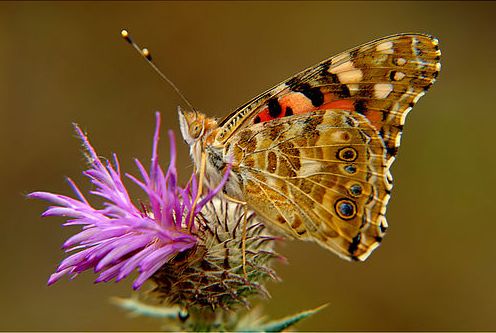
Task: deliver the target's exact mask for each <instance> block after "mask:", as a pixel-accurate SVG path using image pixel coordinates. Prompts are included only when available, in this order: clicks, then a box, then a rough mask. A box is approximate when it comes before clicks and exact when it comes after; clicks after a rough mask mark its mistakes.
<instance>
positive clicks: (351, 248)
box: [348, 233, 362, 255]
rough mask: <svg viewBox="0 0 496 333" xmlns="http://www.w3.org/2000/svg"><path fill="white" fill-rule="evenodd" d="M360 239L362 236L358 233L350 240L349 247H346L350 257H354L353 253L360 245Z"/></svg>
mask: <svg viewBox="0 0 496 333" xmlns="http://www.w3.org/2000/svg"><path fill="white" fill-rule="evenodd" d="M361 238H362V234H361V233H358V235H356V236H355V237H354V238H353V239H352V240H351V243H350V246H349V247H348V252H349V253H350V254H351V255H354V254H355V251H356V250H358V245H359V244H360V239H361Z"/></svg>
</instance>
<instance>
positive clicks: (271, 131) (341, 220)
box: [179, 34, 441, 261]
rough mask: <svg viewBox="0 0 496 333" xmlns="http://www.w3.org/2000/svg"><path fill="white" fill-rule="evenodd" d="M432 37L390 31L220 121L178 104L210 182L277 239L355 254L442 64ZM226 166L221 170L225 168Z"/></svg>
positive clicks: (362, 254) (381, 220)
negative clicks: (411, 116)
mask: <svg viewBox="0 0 496 333" xmlns="http://www.w3.org/2000/svg"><path fill="white" fill-rule="evenodd" d="M440 55H441V52H440V50H439V47H438V41H437V39H435V38H433V37H431V36H428V35H424V34H398V35H393V36H389V37H384V38H381V39H378V40H374V41H372V42H369V43H366V44H363V45H360V46H358V47H355V48H353V49H351V50H348V51H346V52H343V53H341V54H338V55H336V56H334V57H331V58H329V59H327V60H324V61H322V62H321V63H319V64H317V65H315V66H313V67H310V68H308V69H306V70H304V71H302V72H300V73H298V74H296V75H295V76H293V77H292V78H290V79H288V80H286V81H284V82H282V83H280V84H278V85H276V86H275V87H273V88H272V89H269V90H267V91H265V92H264V93H262V94H260V95H258V96H257V97H255V98H253V99H252V100H250V101H249V102H247V103H245V104H244V105H242V106H241V107H239V108H238V109H236V110H235V111H233V112H232V113H231V114H229V115H228V116H227V117H225V118H223V119H222V120H217V119H215V118H210V117H207V116H205V115H204V114H202V113H200V112H197V111H191V112H185V111H183V110H181V109H179V120H180V128H181V133H182V135H183V137H184V140H185V141H186V142H187V143H188V144H189V145H190V153H191V156H192V158H193V161H194V163H195V166H196V168H197V169H198V170H201V172H202V173H203V174H204V182H205V184H206V185H207V186H209V187H214V186H216V184H218V183H219V182H220V181H221V179H222V176H223V175H224V173H225V172H226V170H228V171H229V172H230V176H229V179H228V181H227V183H226V184H225V186H224V189H223V192H224V194H225V195H226V197H228V198H232V199H233V200H238V201H240V202H244V203H246V205H247V206H248V208H250V209H251V210H253V211H255V212H256V214H257V215H258V216H259V217H260V218H261V219H262V220H263V221H264V223H265V224H266V225H267V226H268V227H270V228H272V229H273V230H276V231H278V232H279V233H281V234H282V235H284V236H287V237H290V238H296V239H301V240H310V241H315V242H317V243H318V244H320V245H321V246H323V247H324V248H327V249H329V250H331V251H333V252H334V253H336V254H337V255H338V256H339V257H341V258H344V259H348V260H359V261H363V260H365V259H367V257H368V256H369V255H370V253H371V252H372V251H373V250H374V249H375V248H376V247H377V246H378V245H379V244H380V243H381V241H382V239H383V236H384V234H385V231H386V229H387V226H388V224H387V221H386V217H385V214H386V207H387V203H388V201H389V198H390V194H391V188H392V177H391V173H390V171H389V170H390V168H391V164H392V163H393V161H394V159H395V157H396V155H397V153H398V148H399V146H400V139H401V133H402V131H403V126H404V124H405V118H406V115H407V114H408V112H409V111H410V110H411V109H412V107H413V106H414V105H415V103H416V102H417V101H418V100H419V98H420V97H421V96H423V95H424V94H425V92H426V91H427V90H428V89H429V88H430V87H431V86H432V84H433V83H434V81H435V80H436V77H437V76H438V73H439V71H440V69H441V65H440V62H439V61H440ZM229 168H230V169H229Z"/></svg>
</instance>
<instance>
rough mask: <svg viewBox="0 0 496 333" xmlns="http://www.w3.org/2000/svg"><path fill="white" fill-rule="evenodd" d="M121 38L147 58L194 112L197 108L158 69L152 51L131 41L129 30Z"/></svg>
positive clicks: (124, 31) (122, 32)
mask: <svg viewBox="0 0 496 333" xmlns="http://www.w3.org/2000/svg"><path fill="white" fill-rule="evenodd" d="M121 36H122V38H124V39H125V40H126V42H128V43H129V44H131V46H132V47H134V49H135V50H136V51H138V53H139V54H141V56H143V58H145V60H146V62H147V63H148V64H149V65H150V66H151V67H152V68H153V70H154V71H155V72H157V74H158V75H159V76H160V77H161V78H162V80H164V81H165V82H167V83H168V84H169V85H170V86H171V87H172V89H174V91H175V92H176V93H177V94H178V95H179V97H181V99H182V100H183V101H184V102H185V103H186V104H187V105H188V107H189V108H190V109H191V110H192V111H194V110H195V108H194V107H193V105H192V104H191V103H190V102H189V101H188V99H187V98H186V97H185V96H184V95H183V93H182V92H181V91H180V90H179V88H178V87H176V85H175V84H174V83H173V82H172V81H171V80H170V79H169V78H168V77H167V76H165V74H164V73H162V71H161V70H160V69H158V67H157V66H156V65H155V63H154V62H153V60H152V55H151V53H150V51H149V50H148V49H147V48H141V47H140V46H139V45H138V44H136V43H135V42H134V41H133V40H132V39H131V36H129V32H128V31H127V30H124V29H123V30H122V31H121Z"/></svg>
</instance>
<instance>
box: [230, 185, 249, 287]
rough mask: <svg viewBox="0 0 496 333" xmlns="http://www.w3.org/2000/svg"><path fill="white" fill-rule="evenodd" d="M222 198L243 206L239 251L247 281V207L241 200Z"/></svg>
mask: <svg viewBox="0 0 496 333" xmlns="http://www.w3.org/2000/svg"><path fill="white" fill-rule="evenodd" d="M224 197H225V198H226V199H227V200H228V201H232V202H234V203H237V204H240V205H243V214H244V217H243V234H242V238H241V251H242V256H243V259H242V260H243V274H244V276H245V279H248V274H247V273H246V231H247V230H246V229H247V225H248V218H247V216H248V206H247V204H246V202H245V201H241V200H237V199H234V198H232V197H230V196H228V195H227V194H224Z"/></svg>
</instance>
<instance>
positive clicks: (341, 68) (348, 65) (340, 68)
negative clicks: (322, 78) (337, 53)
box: [328, 61, 355, 74]
mask: <svg viewBox="0 0 496 333" xmlns="http://www.w3.org/2000/svg"><path fill="white" fill-rule="evenodd" d="M354 69H355V66H353V62H351V61H347V62H343V63H342V64H340V65H337V66H336V67H330V68H329V70H328V72H329V73H331V74H337V73H340V72H346V71H351V70H354Z"/></svg>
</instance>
